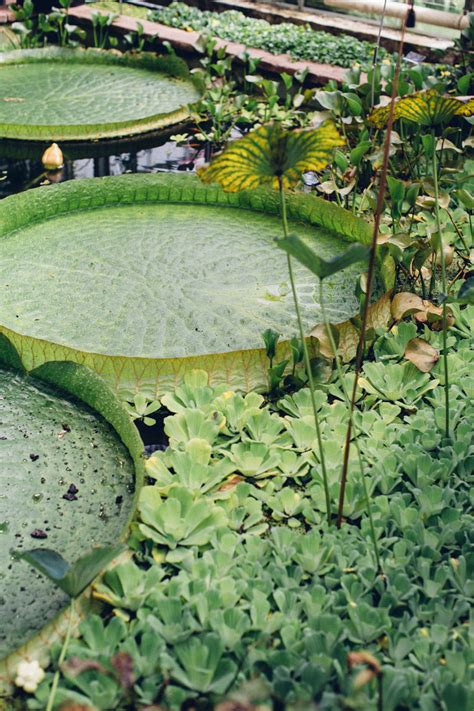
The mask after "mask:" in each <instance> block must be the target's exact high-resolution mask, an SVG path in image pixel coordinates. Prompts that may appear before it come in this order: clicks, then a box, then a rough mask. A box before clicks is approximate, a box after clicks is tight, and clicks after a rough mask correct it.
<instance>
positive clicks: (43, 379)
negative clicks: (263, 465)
mask: <svg viewBox="0 0 474 711" xmlns="http://www.w3.org/2000/svg"><path fill="white" fill-rule="evenodd" d="M5 341H6V339H5V338H4V337H3V336H2V337H1V340H0V349H1V350H2V351H3V353H2V356H3V357H2V362H3V360H4V358H5V354H6V355H7V358H6V359H7V361H10V364H11V362H12V360H13V362H15V360H17V359H16V358H15V356H14V354H13V358H12V357H8V356H9V355H10V356H11V355H12V353H13V351H12V349H11V348H10V347H9V346H8V344H7V347H6V350H5V343H4V342H5ZM0 392H1V393H2V397H1V399H0V439H1V447H0V491H1V494H0V541H1V546H0V577H1V581H2V585H1V589H0V690H1V689H2V687H4V686H5V684H7V683H8V681H9V680H10V679H11V678H12V675H13V674H14V669H15V664H16V663H17V662H18V660H19V658H21V655H22V654H27V653H31V650H32V649H33V648H38V647H39V646H41V645H42V646H45V644H46V639H44V638H43V637H41V630H43V628H44V627H45V625H48V623H52V625H53V626H52V627H51V625H50V628H49V633H48V634H50V635H51V640H50V641H52V640H54V638H55V634H54V633H55V632H57V630H58V629H59V628H60V626H61V624H60V622H61V615H59V617H58V614H59V613H61V611H63V610H64V608H65V607H66V605H67V604H68V597H67V596H65V595H64V593H62V592H61V591H60V590H59V589H58V588H56V587H55V586H54V584H53V583H52V582H51V581H50V580H48V579H46V578H45V577H44V576H42V575H40V574H39V573H38V572H37V571H35V570H34V569H33V568H32V567H31V566H29V565H28V564H27V563H26V561H24V560H21V559H19V558H17V557H16V555H15V554H19V553H22V552H24V551H26V550H29V549H32V548H49V549H53V550H55V551H57V552H59V553H61V555H62V556H63V557H64V558H65V559H66V560H67V561H68V562H70V563H71V564H72V563H74V562H75V561H76V560H78V559H79V558H80V557H81V556H82V555H84V553H86V552H88V551H89V550H91V549H92V548H93V547H94V546H98V545H100V546H104V545H109V544H115V543H117V541H118V540H120V539H123V537H124V536H125V535H126V532H127V529H128V524H129V522H130V519H131V516H132V514H133V511H134V508H135V501H136V495H137V493H138V490H139V488H140V485H141V480H142V458H141V451H142V444H141V440H140V438H139V436H138V433H137V431H136V429H135V427H134V426H133V425H132V424H131V422H130V420H129V418H128V415H127V413H126V412H125V410H124V409H123V408H122V406H121V405H120V403H119V402H118V400H117V399H116V397H115V396H114V395H113V394H112V392H111V391H110V389H109V388H108V387H107V386H106V385H105V383H104V382H103V381H102V380H101V379H100V378H99V377H98V376H97V375H96V374H95V373H93V372H92V371H90V370H88V369H87V368H84V367H83V366H79V365H77V364H75V363H64V362H63V363H58V362H51V363H48V364H45V365H43V366H42V367H40V368H38V369H37V370H36V371H34V372H33V373H32V374H30V375H29V376H26V375H25V374H23V373H22V372H19V371H17V370H11V369H9V368H7V367H5V366H3V365H2V366H0ZM78 397H80V398H81V400H79V399H78ZM38 635H40V636H39V637H38ZM35 645H36V646H35ZM22 650H23V651H22Z"/></svg>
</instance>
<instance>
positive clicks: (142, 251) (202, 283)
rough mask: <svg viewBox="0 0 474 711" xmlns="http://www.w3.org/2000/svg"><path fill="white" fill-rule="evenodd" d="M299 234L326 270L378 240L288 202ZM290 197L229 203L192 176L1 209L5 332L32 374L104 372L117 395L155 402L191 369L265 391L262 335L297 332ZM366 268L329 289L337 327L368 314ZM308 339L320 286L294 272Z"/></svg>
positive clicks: (320, 208) (256, 196) (97, 185)
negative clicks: (330, 261) (288, 244)
mask: <svg viewBox="0 0 474 711" xmlns="http://www.w3.org/2000/svg"><path fill="white" fill-rule="evenodd" d="M288 209H289V216H290V220H291V223H292V227H293V229H294V230H295V231H297V233H298V234H299V235H300V236H301V237H302V238H303V239H305V240H307V241H308V242H311V243H312V244H315V245H316V248H317V250H318V252H319V253H320V254H321V256H323V257H325V258H329V257H334V256H335V255H338V254H340V253H341V252H343V251H344V250H345V249H346V248H347V244H346V242H345V240H359V241H365V242H367V241H368V240H369V239H370V233H371V227H370V226H369V225H368V224H367V223H365V222H363V221H362V220H359V219H357V218H354V217H353V216H352V215H351V214H350V213H348V212H347V211H345V210H343V209H341V208H338V207H337V206H335V205H332V204H330V203H328V202H326V201H324V200H321V199H318V198H315V197H313V196H308V195H302V194H300V195H291V196H289V200H288ZM278 210H279V203H278V195H277V194H276V193H275V192H273V191H267V190H255V191H252V192H249V193H246V192H241V193H237V194H230V193H224V192H222V191H221V190H220V188H218V187H214V186H204V185H202V184H201V183H200V182H199V181H198V180H197V179H196V178H194V177H193V176H185V175H177V176H170V175H133V176H121V177H114V178H104V179H92V180H83V181H75V182H73V183H67V184H62V185H57V186H52V187H47V188H41V189H39V190H34V191H30V192H27V193H23V194H21V195H16V196H13V197H10V198H7V199H5V200H3V201H2V203H1V205H0V224H1V225H2V227H1V228H0V293H2V299H1V301H0V330H3V332H4V333H5V334H6V335H7V336H8V337H9V338H10V339H11V340H12V341H13V342H14V344H15V346H16V347H17V349H18V350H19V352H20V353H21V356H22V359H23V363H24V365H25V367H26V368H27V369H30V368H33V367H35V366H36V365H39V364H40V363H42V362H44V361H47V360H50V359H52V358H60V359H72V360H76V361H77V362H81V363H85V364H86V365H89V366H90V367H92V368H95V369H96V370H97V371H98V372H99V373H101V374H102V375H103V377H105V378H106V379H107V380H108V381H109V382H110V384H111V385H112V386H113V387H116V388H125V389H127V388H131V389H135V388H137V387H140V388H141V389H142V390H143V391H145V392H147V393H149V394H150V395H155V394H157V393H161V392H163V391H164V390H167V389H170V388H172V387H173V386H174V385H175V384H176V383H177V382H178V381H179V380H180V379H181V377H182V375H183V373H184V372H186V371H187V370H189V369H190V368H196V367H198V368H203V369H205V370H207V371H208V372H209V374H210V382H211V383H212V384H213V385H215V384H216V383H217V382H226V383H228V384H231V385H233V386H234V387H236V388H243V389H245V390H249V389H252V387H255V386H256V385H262V384H265V383H266V368H267V367H268V363H267V362H266V359H265V354H264V351H263V350H262V349H261V346H262V345H263V341H262V337H261V334H262V332H263V331H264V330H265V329H266V328H273V329H274V330H276V331H277V332H279V333H281V334H282V337H283V339H289V338H291V337H292V336H293V335H294V334H295V333H296V332H297V322H296V317H295V312H294V307H293V302H292V297H291V291H290V286H289V281H288V273H287V264H286V256H285V255H284V254H283V253H282V252H281V251H280V250H278V249H277V247H276V245H275V244H274V238H275V237H278V236H279V235H280V234H281V225H280V220H279V217H278ZM358 270H359V267H358V266H354V265H353V266H352V267H350V268H349V269H347V270H345V271H344V272H340V273H338V274H335V275H332V276H331V277H329V278H328V279H326V280H325V291H326V296H327V302H328V310H329V315H330V317H331V318H332V319H333V320H334V321H336V322H340V321H343V320H344V319H346V318H348V317H350V316H353V315H354V314H355V313H356V312H357V302H356V299H355V297H354V284H355V281H356V277H357V275H358ZM294 271H295V275H296V281H297V288H298V292H299V297H300V301H301V309H302V317H303V321H304V324H305V327H306V328H307V330H308V332H309V331H310V330H311V328H312V327H313V326H314V325H315V323H317V322H318V321H320V319H321V314H320V309H319V305H318V284H317V277H316V276H314V275H313V274H311V272H310V271H309V270H307V269H306V268H305V267H304V266H302V265H300V264H299V263H297V262H295V264H294Z"/></svg>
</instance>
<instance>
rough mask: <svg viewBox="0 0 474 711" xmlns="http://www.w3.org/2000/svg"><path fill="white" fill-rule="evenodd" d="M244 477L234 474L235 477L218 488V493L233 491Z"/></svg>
mask: <svg viewBox="0 0 474 711" xmlns="http://www.w3.org/2000/svg"><path fill="white" fill-rule="evenodd" d="M243 480H244V479H243V477H241V476H239V475H238V474H234V476H231V477H230V478H229V479H227V481H225V482H224V483H223V484H222V486H220V487H219V488H218V491H227V490H228V489H233V488H234V486H237V484H240V482H241V481H243Z"/></svg>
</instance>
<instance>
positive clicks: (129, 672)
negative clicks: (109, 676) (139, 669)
mask: <svg viewBox="0 0 474 711" xmlns="http://www.w3.org/2000/svg"><path fill="white" fill-rule="evenodd" d="M111 664H112V666H113V667H114V669H115V671H116V672H117V676H118V680H119V682H120V686H121V687H122V689H125V690H127V689H130V688H131V687H132V686H133V685H134V683H135V673H134V670H133V659H132V657H131V656H130V654H128V652H117V654H114V656H113V657H112V659H111Z"/></svg>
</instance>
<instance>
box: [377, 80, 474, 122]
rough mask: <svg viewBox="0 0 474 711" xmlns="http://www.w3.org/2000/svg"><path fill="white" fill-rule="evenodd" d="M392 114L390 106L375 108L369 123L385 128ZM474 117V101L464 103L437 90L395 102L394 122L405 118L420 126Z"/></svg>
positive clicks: (417, 93)
mask: <svg viewBox="0 0 474 711" xmlns="http://www.w3.org/2000/svg"><path fill="white" fill-rule="evenodd" d="M389 114H390V104H387V105H386V106H379V107H377V108H375V109H374V110H373V111H372V113H371V114H370V116H369V121H370V123H372V124H373V125H374V126H375V127H376V128H383V127H384V126H385V125H386V123H387V121H388V117H389ZM472 115H474V99H469V100H468V101H462V100H461V99H456V98H455V97H453V96H443V95H442V94H439V93H438V92H437V91H436V89H427V90H426V91H417V92H416V93H414V94H410V95H409V96H404V97H403V98H401V99H398V100H397V101H396V102H395V106H394V111H393V120H394V121H396V120H397V119H400V118H403V119H406V120H407V121H412V122H413V123H417V124H419V125H420V126H428V127H433V126H438V125H439V124H442V123H444V124H448V123H449V122H450V121H451V119H452V118H453V117H454V116H472Z"/></svg>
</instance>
